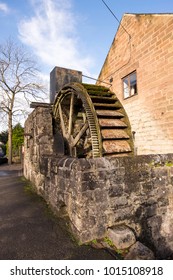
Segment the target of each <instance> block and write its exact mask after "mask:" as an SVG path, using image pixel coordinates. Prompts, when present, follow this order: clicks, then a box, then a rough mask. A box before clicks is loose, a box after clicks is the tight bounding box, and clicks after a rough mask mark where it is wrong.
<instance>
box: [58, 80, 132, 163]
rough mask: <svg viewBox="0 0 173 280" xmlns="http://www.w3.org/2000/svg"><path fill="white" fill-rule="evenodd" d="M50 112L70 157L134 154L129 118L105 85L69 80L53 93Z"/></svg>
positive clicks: (65, 152)
mask: <svg viewBox="0 0 173 280" xmlns="http://www.w3.org/2000/svg"><path fill="white" fill-rule="evenodd" d="M53 115H54V119H55V123H56V129H57V130H58V131H60V132H61V134H62V136H63V139H64V154H67V155H71V156H73V157H79V158H80V157H86V158H90V157H94V158H95V157H102V156H126V155H130V154H132V153H133V141H132V133H131V130H130V125H129V121H128V117H127V115H126V112H125V110H124V109H123V107H122V105H121V103H120V102H119V100H118V99H117V97H116V95H115V94H114V93H113V92H111V91H110V90H109V89H108V88H105V87H102V86H97V85H88V84H79V83H71V84H68V85H66V86H64V87H63V89H61V90H60V91H59V93H58V94H57V96H56V99H55V102H54V106H53Z"/></svg>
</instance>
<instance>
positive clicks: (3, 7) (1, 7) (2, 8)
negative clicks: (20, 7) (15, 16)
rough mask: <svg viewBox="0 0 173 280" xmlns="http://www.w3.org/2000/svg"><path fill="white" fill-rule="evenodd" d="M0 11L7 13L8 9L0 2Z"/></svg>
mask: <svg viewBox="0 0 173 280" xmlns="http://www.w3.org/2000/svg"><path fill="white" fill-rule="evenodd" d="M0 11H2V12H4V13H9V11H10V9H9V7H8V6H7V4H5V3H3V2H0Z"/></svg>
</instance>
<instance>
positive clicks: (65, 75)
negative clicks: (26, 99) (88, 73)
mask: <svg viewBox="0 0 173 280" xmlns="http://www.w3.org/2000/svg"><path fill="white" fill-rule="evenodd" d="M72 82H78V83H81V82H82V72H81V71H77V70H72V69H66V68H62V67H55V68H54V69H53V70H52V71H51V73H50V103H53V102H54V99H55V96H56V93H58V92H59V90H61V88H62V87H63V86H65V85H66V84H69V83H72Z"/></svg>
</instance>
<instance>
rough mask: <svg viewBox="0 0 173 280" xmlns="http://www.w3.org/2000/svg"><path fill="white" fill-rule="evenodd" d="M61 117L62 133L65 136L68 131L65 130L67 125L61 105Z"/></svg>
mask: <svg viewBox="0 0 173 280" xmlns="http://www.w3.org/2000/svg"><path fill="white" fill-rule="evenodd" d="M59 116H60V121H61V129H62V133H63V135H64V136H65V135H66V130H65V123H64V118H63V114H62V108H61V104H59Z"/></svg>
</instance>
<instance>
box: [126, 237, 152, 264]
mask: <svg viewBox="0 0 173 280" xmlns="http://www.w3.org/2000/svg"><path fill="white" fill-rule="evenodd" d="M154 259H155V257H154V254H153V252H152V251H151V250H150V249H149V248H148V247H146V246H145V245H143V244H142V243H140V242H139V241H137V242H136V243H135V244H134V245H132V246H131V248H130V250H129V252H128V254H127V255H126V256H125V260H154Z"/></svg>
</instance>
